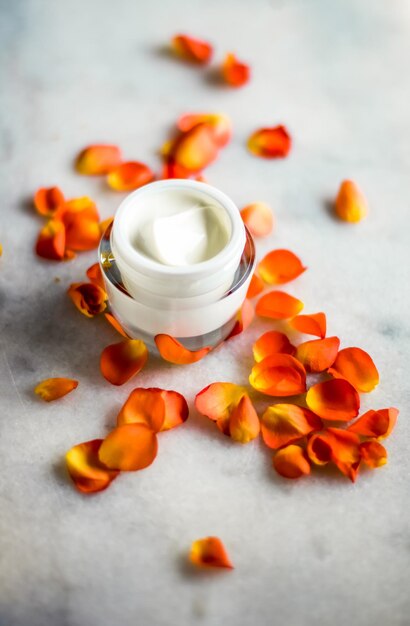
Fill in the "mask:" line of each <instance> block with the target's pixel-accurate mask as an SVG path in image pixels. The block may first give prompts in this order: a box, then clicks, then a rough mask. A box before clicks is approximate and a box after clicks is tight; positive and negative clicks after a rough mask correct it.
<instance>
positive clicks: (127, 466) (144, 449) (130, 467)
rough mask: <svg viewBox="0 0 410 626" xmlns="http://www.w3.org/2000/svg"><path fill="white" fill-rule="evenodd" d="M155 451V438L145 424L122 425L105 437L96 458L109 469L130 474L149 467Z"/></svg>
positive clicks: (156, 442)
mask: <svg viewBox="0 0 410 626" xmlns="http://www.w3.org/2000/svg"><path fill="white" fill-rule="evenodd" d="M157 451H158V441H157V436H156V434H155V433H154V431H153V430H152V429H151V428H149V427H148V426H147V425H146V424H123V425H122V426H117V427H116V428H114V430H112V431H111V432H110V433H109V434H108V435H107V436H106V438H105V439H104V441H103V442H102V444H101V447H100V450H99V453H98V457H99V459H100V461H101V463H103V464H104V465H106V466H107V467H109V468H110V469H115V470H121V471H123V472H132V471H136V470H141V469H144V468H145V467H148V466H149V465H151V463H153V461H154V459H155V457H156V456H157Z"/></svg>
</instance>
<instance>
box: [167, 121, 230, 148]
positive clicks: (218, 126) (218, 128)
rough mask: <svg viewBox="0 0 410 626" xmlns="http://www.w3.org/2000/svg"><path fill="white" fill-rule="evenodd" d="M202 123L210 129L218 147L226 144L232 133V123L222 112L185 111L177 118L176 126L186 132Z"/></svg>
mask: <svg viewBox="0 0 410 626" xmlns="http://www.w3.org/2000/svg"><path fill="white" fill-rule="evenodd" d="M203 123H205V124H207V125H208V126H209V128H210V129H211V130H212V133H213V136H214V141H215V143H216V145H217V146H219V148H223V146H226V144H227V143H228V142H229V140H230V138H231V135H232V124H231V120H230V119H229V117H228V116H227V115H224V114H223V113H186V114H185V115H182V116H181V117H180V118H179V120H178V122H177V126H178V128H179V130H180V131H181V132H183V133H186V132H187V131H189V130H191V128H194V126H197V125H198V124H203Z"/></svg>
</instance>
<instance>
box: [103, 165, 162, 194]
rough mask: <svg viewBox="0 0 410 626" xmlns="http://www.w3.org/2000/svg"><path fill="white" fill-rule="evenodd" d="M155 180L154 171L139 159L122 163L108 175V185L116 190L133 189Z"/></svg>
mask: <svg viewBox="0 0 410 626" xmlns="http://www.w3.org/2000/svg"><path fill="white" fill-rule="evenodd" d="M153 180H154V173H153V171H152V170H151V169H150V168H149V167H148V165H145V163H140V162H139V161H127V162H126V163H121V165H118V166H117V167H116V168H114V169H113V170H111V171H110V173H109V174H108V176H107V182H108V185H109V186H110V187H111V189H115V190H116V191H133V190H134V189H138V188H139V187H142V186H143V185H146V184H147V183H150V182H152V181H153Z"/></svg>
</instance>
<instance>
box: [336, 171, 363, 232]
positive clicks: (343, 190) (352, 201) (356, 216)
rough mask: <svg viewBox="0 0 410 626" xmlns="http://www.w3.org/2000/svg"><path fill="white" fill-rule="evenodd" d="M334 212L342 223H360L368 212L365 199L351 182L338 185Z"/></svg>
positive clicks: (345, 181) (346, 181)
mask: <svg viewBox="0 0 410 626" xmlns="http://www.w3.org/2000/svg"><path fill="white" fill-rule="evenodd" d="M335 212H336V215H337V217H338V218H339V219H341V220H343V221H344V222H360V221H361V220H362V219H363V218H364V217H366V215H367V212H368V207H367V201H366V198H365V197H364V195H363V193H362V192H361V191H360V189H359V187H358V186H357V185H356V183H354V182H353V181H352V180H344V181H343V182H342V184H341V185H340V188H339V192H338V194H337V197H336V202H335Z"/></svg>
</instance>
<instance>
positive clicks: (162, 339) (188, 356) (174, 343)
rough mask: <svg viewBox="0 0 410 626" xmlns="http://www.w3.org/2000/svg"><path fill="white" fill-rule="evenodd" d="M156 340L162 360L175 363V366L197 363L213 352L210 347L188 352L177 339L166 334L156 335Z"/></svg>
mask: <svg viewBox="0 0 410 626" xmlns="http://www.w3.org/2000/svg"><path fill="white" fill-rule="evenodd" d="M154 340H155V344H156V346H157V348H158V352H159V353H160V355H161V356H162V358H163V359H164V360H165V361H169V362H170V363H175V365H188V364H189V363H196V362H197V361H200V360H201V359H203V358H204V356H206V355H207V354H208V352H210V351H211V350H212V348H211V347H209V346H207V347H205V348H200V349H199V350H188V348H185V346H183V345H182V343H180V342H179V341H178V340H177V339H175V338H174V337H171V336H170V335H165V334H160V335H156V336H155V337H154Z"/></svg>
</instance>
